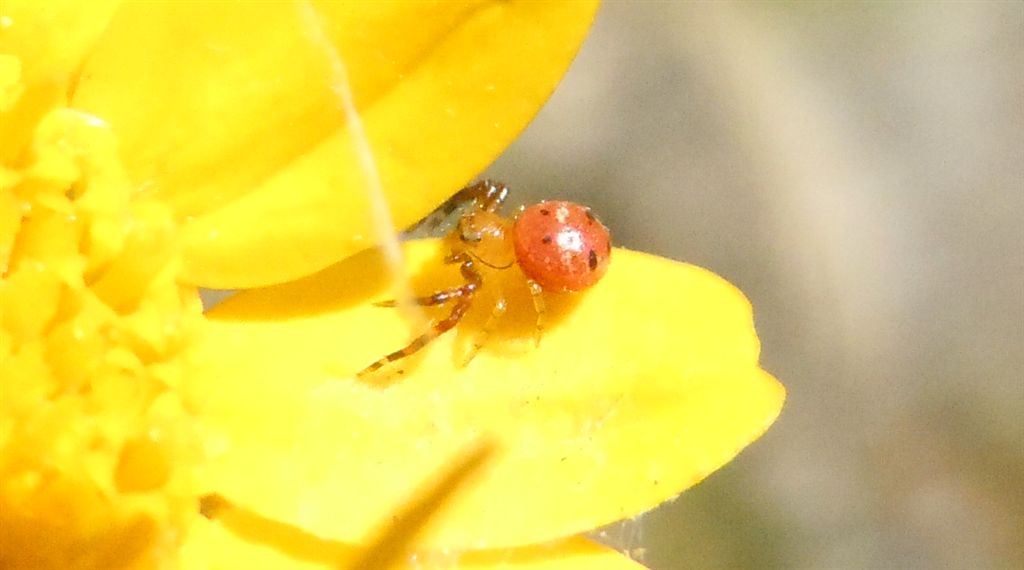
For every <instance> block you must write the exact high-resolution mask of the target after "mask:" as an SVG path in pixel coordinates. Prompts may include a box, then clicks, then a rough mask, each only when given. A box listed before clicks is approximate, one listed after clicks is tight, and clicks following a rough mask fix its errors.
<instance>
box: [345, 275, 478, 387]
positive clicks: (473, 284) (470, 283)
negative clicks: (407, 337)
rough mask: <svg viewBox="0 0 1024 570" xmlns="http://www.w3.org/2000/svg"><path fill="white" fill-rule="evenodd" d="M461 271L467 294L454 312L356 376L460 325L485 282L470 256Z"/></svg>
mask: <svg viewBox="0 0 1024 570" xmlns="http://www.w3.org/2000/svg"><path fill="white" fill-rule="evenodd" d="M460 269H461V271H462V276H463V277H464V278H465V279H466V284H465V285H463V286H462V287H459V288H458V289H461V290H464V291H465V292H464V293H463V294H461V295H459V296H457V297H455V299H456V302H455V304H454V305H453V306H452V312H451V313H449V314H448V316H447V317H445V318H443V319H441V320H439V321H434V322H433V323H431V325H430V328H429V329H427V331H426V332H425V333H423V334H421V335H420V336H418V337H416V338H415V339H413V341H412V342H410V343H409V344H408V345H407V346H405V347H404V348H400V349H398V350H396V351H394V352H392V353H390V354H388V355H386V356H384V357H383V358H381V359H380V360H377V361H376V362H374V363H372V364H370V365H369V366H367V367H366V368H363V369H362V370H360V371H359V372H358V373H357V374H356V376H365V375H367V374H369V373H370V372H373V371H374V370H377V369H379V368H381V367H383V366H384V365H386V364H388V363H391V362H394V361H396V360H400V359H402V358H405V357H407V356H409V355H412V354H414V353H416V352H417V351H418V350H420V349H421V348H423V347H424V346H427V344H429V343H430V341H432V340H434V339H435V338H437V337H439V336H441V335H442V334H444V333H446V332H448V331H449V330H451V329H452V328H454V327H455V325H457V324H459V321H461V320H462V317H464V316H465V315H466V312H467V311H469V307H470V306H471V305H472V302H473V294H474V293H476V291H477V290H478V289H479V288H480V285H481V284H482V282H483V280H482V278H481V277H480V274H479V273H478V272H477V270H476V267H475V266H474V265H473V258H471V257H469V256H468V255H466V256H464V257H463V259H462V267H461V268H460Z"/></svg>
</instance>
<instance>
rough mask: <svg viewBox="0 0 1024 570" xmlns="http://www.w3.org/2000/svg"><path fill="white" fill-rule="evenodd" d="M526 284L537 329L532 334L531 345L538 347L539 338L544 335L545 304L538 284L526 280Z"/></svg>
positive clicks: (542, 292) (541, 289)
mask: <svg viewBox="0 0 1024 570" xmlns="http://www.w3.org/2000/svg"><path fill="white" fill-rule="evenodd" d="M526 284H527V285H528V286H529V287H530V298H531V299H533V310H534V311H536V312H537V328H536V330H535V331H534V334H533V344H534V346H540V337H541V335H542V334H543V333H544V324H545V323H544V321H545V318H544V317H545V314H546V313H547V304H546V303H545V302H544V289H543V288H542V287H541V286H540V283H537V282H536V281H534V280H533V279H529V280H527V282H526Z"/></svg>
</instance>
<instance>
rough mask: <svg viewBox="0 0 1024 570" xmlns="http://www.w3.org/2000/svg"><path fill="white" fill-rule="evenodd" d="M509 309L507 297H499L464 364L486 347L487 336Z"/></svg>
mask: <svg viewBox="0 0 1024 570" xmlns="http://www.w3.org/2000/svg"><path fill="white" fill-rule="evenodd" d="M507 309H508V303H507V302H506V301H505V297H501V298H499V299H498V301H497V302H496V303H494V307H493V308H492V309H491V314H490V315H489V316H488V317H487V321H486V322H484V328H483V329H481V330H480V334H478V335H477V336H476V338H475V339H473V348H471V349H470V350H469V352H468V353H467V354H466V358H465V360H463V361H462V365H463V366H466V365H467V364H469V363H470V361H472V360H473V359H474V358H476V355H477V353H478V352H480V349H481V348H483V347H484V343H485V342H487V337H489V336H490V335H491V331H492V330H494V325H495V324H496V323H497V322H498V321H499V320H500V319H501V317H503V316H505V311H506V310H507Z"/></svg>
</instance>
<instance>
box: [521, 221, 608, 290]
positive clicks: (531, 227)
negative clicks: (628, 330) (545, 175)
mask: <svg viewBox="0 0 1024 570" xmlns="http://www.w3.org/2000/svg"><path fill="white" fill-rule="evenodd" d="M513 242H514V245H515V251H516V260H517V261H518V262H519V267H521V268H522V270H523V273H524V274H525V275H526V276H527V277H528V278H530V279H533V280H534V281H536V282H537V283H538V284H539V285H540V286H541V287H542V288H544V289H546V290H550V291H582V290H584V289H586V288H587V287H590V286H591V285H593V284H594V283H597V281H598V280H599V279H601V277H603V276H604V273H605V271H607V270H608V262H609V260H610V259H611V252H612V246H611V237H610V236H609V235H608V228H606V227H604V225H603V224H602V223H601V222H600V221H598V219H597V218H596V217H594V215H593V214H592V213H591V212H590V208H587V207H585V206H581V205H579V204H574V203H572V202H541V203H539V204H534V205H533V206H530V207H528V208H526V209H525V210H523V212H522V213H521V214H520V215H519V217H518V218H517V219H516V224H515V229H514V231H513Z"/></svg>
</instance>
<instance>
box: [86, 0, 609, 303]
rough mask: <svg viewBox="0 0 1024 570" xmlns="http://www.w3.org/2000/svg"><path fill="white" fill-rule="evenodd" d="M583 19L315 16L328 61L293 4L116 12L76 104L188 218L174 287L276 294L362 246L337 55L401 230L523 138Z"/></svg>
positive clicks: (562, 6)
mask: <svg viewBox="0 0 1024 570" xmlns="http://www.w3.org/2000/svg"><path fill="white" fill-rule="evenodd" d="M595 6H596V3H595V2H592V1H578V2H561V1H545V2H534V1H519V2H498V1H477V2H442V3H439V4H435V3H421V2H415V1H407V2H382V3H369V2H364V3H340V4H339V3H315V9H316V11H317V12H316V13H317V14H319V15H320V16H321V17H322V24H323V27H324V30H325V32H326V35H327V36H328V38H329V41H330V46H328V45H325V44H323V43H320V42H318V41H317V39H316V33H315V30H313V29H311V26H310V25H309V24H308V22H307V21H306V20H303V17H302V16H303V14H302V3H292V2H288V3H259V4H249V3H244V2H243V3H236V2H232V3H212V4H207V3H196V2H166V3H158V4H152V3H144V4H142V3H140V4H128V5H125V6H124V7H123V8H122V9H121V10H120V11H119V12H118V14H117V16H116V18H115V20H114V22H113V24H112V25H111V27H110V30H109V31H108V33H107V34H105V36H104V41H103V42H102V44H101V45H100V46H99V47H98V48H97V50H96V52H95V53H94V54H93V56H92V57H91V59H90V63H89V65H88V67H87V69H86V70H85V71H84V72H83V77H82V80H81V83H80V85H79V88H78V90H77V91H76V93H75V96H74V103H75V105H76V106H80V107H82V108H84V109H87V110H89V111H90V112H92V113H94V114H96V115H97V116H100V117H103V118H104V119H105V120H107V121H109V122H110V124H111V125H113V128H114V129H115V131H116V132H117V133H118V136H119V137H120V140H121V143H122V147H123V148H125V149H129V152H127V153H126V156H125V160H126V162H127V164H128V168H129V170H130V172H131V174H132V176H133V178H134V179H135V181H136V182H137V183H138V184H139V185H140V186H142V187H144V188H148V189H149V190H150V191H151V192H154V193H156V194H157V195H158V196H160V197H162V198H163V199H164V200H166V201H168V202H170V203H171V204H173V205H174V206H175V207H176V208H177V209H178V211H179V214H180V215H181V216H182V217H188V218H189V219H190V221H189V223H188V224H187V225H186V226H185V228H184V240H185V252H186V254H185V260H184V262H185V265H184V269H183V271H184V277H185V279H187V280H189V281H190V282H194V283H198V284H202V285H206V286H212V287H222V288H224V287H246V286H255V285H263V284H268V283H276V282H282V281H285V280H288V279H291V278H295V277H299V276H302V275H306V274H309V273H311V272H313V271H316V270H318V269H321V268H323V267H325V266H327V265H329V264H330V263H333V262H334V261H336V260H338V259H341V258H343V257H345V256H347V255H350V254H352V253H354V252H356V251H359V250H361V249H364V248H366V247H368V246H369V245H371V243H372V241H373V239H374V238H373V236H374V229H373V226H372V225H371V223H372V221H371V220H372V216H370V215H369V210H368V205H367V204H368V198H367V194H366V192H367V190H366V183H365V181H364V176H363V174H362V172H361V171H360V169H359V167H358V164H359V162H358V159H357V156H356V153H355V151H354V148H353V144H352V138H351V133H350V131H349V128H348V125H346V124H345V120H344V117H343V116H342V115H341V113H340V111H339V110H338V108H339V106H338V99H337V96H336V95H335V93H334V92H333V91H332V88H333V87H334V86H333V85H332V72H331V64H332V60H331V57H332V53H331V51H332V47H333V49H336V55H337V56H339V57H340V58H341V60H342V61H343V63H344V66H345V67H346V68H347V75H348V77H349V79H350V83H351V85H352V89H353V92H354V95H355V100H356V103H357V106H358V108H359V110H360V114H361V116H362V120H363V121H364V122H365V130H366V134H367V137H368V138H369V143H370V145H371V146H372V148H373V151H374V155H375V158H376V160H377V164H378V167H379V170H380V177H381V180H382V183H383V186H384V191H385V196H386V198H387V199H388V202H389V203H390V204H391V205H392V214H393V217H394V219H395V221H396V222H397V224H398V225H399V226H403V225H407V224H409V223H411V222H413V221H415V220H416V219H418V218H419V217H421V216H423V215H424V214H426V213H427V212H429V211H430V210H431V209H432V208H434V207H435V206H436V205H437V204H438V203H440V202H441V201H442V200H443V198H445V197H446V196H448V195H450V194H451V193H453V192H454V190H456V189H457V188H458V187H459V185H460V184H462V183H464V182H465V181H466V180H468V179H469V178H471V177H472V176H474V175H475V174H476V173H478V172H479V171H481V170H482V169H483V168H484V167H485V166H486V165H487V164H488V163H489V162H490V161H491V160H492V159H493V158H494V157H495V156H497V154H498V153H499V152H500V151H501V150H502V149H503V148H504V147H505V146H507V144H508V143H509V142H510V141H511V140H512V138H513V137H514V136H515V135H516V134H518V133H519V131H520V130H521V129H522V128H523V127H524V126H525V125H526V123H527V121H528V120H529V119H530V118H531V117H532V116H533V114H534V113H535V112H536V111H537V109H538V108H539V107H540V105H541V103H542V102H543V101H544V99H546V98H547V96H548V95H549V94H550V92H551V90H552V89H553V88H554V86H555V84H556V83H557V81H558V79H559V78H560V77H561V75H562V73H564V71H565V68H566V67H567V66H568V64H569V62H570V60H571V59H572V56H573V55H574V53H575V51H576V49H577V48H578V46H579V44H580V42H581V41H582V38H583V36H584V34H585V32H586V29H587V27H588V26H589V23H590V20H591V19H592V16H593V13H594V9H595ZM254 259H258V260H259V262H258V263H254V262H253V260H254Z"/></svg>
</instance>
